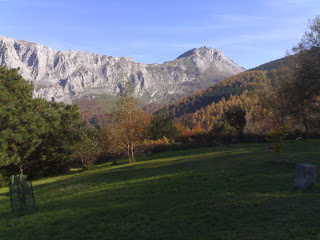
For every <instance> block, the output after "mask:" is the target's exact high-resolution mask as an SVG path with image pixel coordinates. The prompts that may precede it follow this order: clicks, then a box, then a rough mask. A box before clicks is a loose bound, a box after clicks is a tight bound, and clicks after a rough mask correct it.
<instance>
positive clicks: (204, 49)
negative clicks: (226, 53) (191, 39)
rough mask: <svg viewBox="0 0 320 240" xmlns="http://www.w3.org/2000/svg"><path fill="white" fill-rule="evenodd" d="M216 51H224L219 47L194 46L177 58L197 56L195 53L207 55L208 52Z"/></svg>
mask: <svg viewBox="0 0 320 240" xmlns="http://www.w3.org/2000/svg"><path fill="white" fill-rule="evenodd" d="M214 53H222V52H220V51H219V50H218V49H215V48H210V47H206V46H203V47H200V48H194V49H191V50H189V51H187V52H185V53H183V54H181V55H180V56H179V57H177V59H179V58H188V57H190V56H195V55H206V54H212V55H213V54H214Z"/></svg>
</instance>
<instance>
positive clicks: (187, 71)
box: [0, 36, 245, 103]
mask: <svg viewBox="0 0 320 240" xmlns="http://www.w3.org/2000/svg"><path fill="white" fill-rule="evenodd" d="M0 65H1V66H4V65H5V66H7V67H8V68H18V67H19V68H20V73H21V75H22V76H23V77H24V78H25V79H27V80H29V81H31V82H33V84H34V86H35V90H34V96H35V97H43V98H45V99H47V100H54V101H63V102H66V103H71V102H72V101H73V100H75V99H79V98H82V97H85V96H94V95H97V94H111V95H117V94H118V93H119V92H120V91H123V89H124V86H125V85H126V83H127V82H132V84H133V86H134V92H135V94H136V96H138V97H143V98H144V99H145V100H146V101H147V102H165V101H166V100H167V99H168V98H169V97H170V96H185V95H187V94H189V93H190V91H196V90H200V89H201V88H204V87H207V86H209V85H212V84H213V83H215V82H217V81H220V80H222V79H224V78H225V77H229V76H231V75H234V74H237V73H240V72H243V71H244V70H245V69H244V68H241V67H239V66H237V65H236V64H235V63H234V62H232V61H231V60H230V59H228V58H227V57H226V56H225V55H224V54H223V53H222V52H220V51H218V50H216V49H212V48H207V47H202V48H199V49H193V50H190V51H188V52H186V53H185V54H183V55H181V56H180V57H178V58H177V59H176V60H174V61H170V62H165V63H164V64H144V63H136V62H135V61H134V60H133V59H132V58H129V57H112V56H107V55H104V56H101V55H99V54H95V53H89V52H79V51H72V50H67V51H55V50H52V49H50V48H48V47H45V46H43V45H41V44H36V43H31V42H27V41H22V40H15V39H12V38H8V37H1V36H0ZM190 86H192V89H191V88H190Z"/></svg>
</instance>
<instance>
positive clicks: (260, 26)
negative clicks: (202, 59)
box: [0, 0, 320, 69]
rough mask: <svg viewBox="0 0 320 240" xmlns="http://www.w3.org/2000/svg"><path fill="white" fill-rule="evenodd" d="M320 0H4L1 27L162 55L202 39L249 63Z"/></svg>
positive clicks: (141, 56) (88, 47)
mask: <svg viewBox="0 0 320 240" xmlns="http://www.w3.org/2000/svg"><path fill="white" fill-rule="evenodd" d="M318 14H320V1H319V0H254V1H251V0H248V1H246V0H242V1H239V0H227V1H224V0H161V1H159V0H157V1H154V0H104V1H103V0H85V1H83V0H0V35H1V36H6V37H11V38H15V39H19V40H26V41H31V42H35V43H40V44H43V45H45V46H48V47H50V48H52V49H55V50H68V49H72V50H77V51H86V52H93V53H99V54H101V55H110V56H115V57H123V56H125V57H132V58H133V59H134V60H135V61H136V62H143V63H163V62H165V61H171V60H174V59H176V58H177V57H178V56H179V55H181V54H183V53H184V52H186V51H188V50H190V49H193V48H199V47H202V46H207V47H212V48H216V49H218V50H220V51H222V52H223V53H224V54H225V55H226V56H227V57H228V58H230V59H231V60H232V61H234V62H235V63H237V64H238V65H239V66H242V67H244V68H246V69H250V68H253V67H256V66H259V65H261V64H263V63H266V62H269V61H272V60H276V59H279V58H282V57H284V56H285V54H286V51H288V50H291V48H292V47H293V46H294V45H296V44H297V43H298V42H299V41H300V39H301V37H302V35H303V33H304V31H305V30H306V29H307V26H308V19H313V18H314V17H315V16H316V15H318Z"/></svg>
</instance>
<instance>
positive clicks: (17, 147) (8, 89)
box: [0, 67, 48, 173]
mask: <svg viewBox="0 0 320 240" xmlns="http://www.w3.org/2000/svg"><path fill="white" fill-rule="evenodd" d="M32 91H33V86H32V85H31V84H29V83H28V82H26V81H25V80H24V79H23V78H22V77H21V75H20V74H18V70H16V69H11V70H8V69H6V68H5V67H0V167H2V166H7V165H10V164H14V165H16V166H18V167H19V169H20V172H21V173H22V172H23V170H24V168H25V164H26V159H27V158H28V156H29V155H30V154H31V153H32V152H33V151H35V149H36V148H37V147H38V146H39V145H40V144H41V142H42V138H41V136H42V134H44V133H45V132H46V128H47V126H48V125H47V123H46V122H45V120H44V119H43V118H42V117H41V115H40V114H38V113H37V111H36V109H37V101H34V100H33V99H32Z"/></svg>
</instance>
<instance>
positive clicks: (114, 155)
mask: <svg viewBox="0 0 320 240" xmlns="http://www.w3.org/2000/svg"><path fill="white" fill-rule="evenodd" d="M112 165H117V159H116V152H113V163H112Z"/></svg>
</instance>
